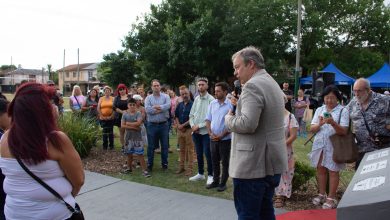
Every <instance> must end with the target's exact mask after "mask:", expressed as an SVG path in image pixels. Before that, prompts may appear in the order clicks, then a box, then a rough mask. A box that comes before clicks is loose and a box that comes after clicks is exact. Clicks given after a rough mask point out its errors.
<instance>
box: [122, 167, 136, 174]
mask: <svg viewBox="0 0 390 220" xmlns="http://www.w3.org/2000/svg"><path fill="white" fill-rule="evenodd" d="M131 172H133V171H132V170H131V169H129V168H127V169H125V170H122V171H121V172H120V173H121V174H131Z"/></svg>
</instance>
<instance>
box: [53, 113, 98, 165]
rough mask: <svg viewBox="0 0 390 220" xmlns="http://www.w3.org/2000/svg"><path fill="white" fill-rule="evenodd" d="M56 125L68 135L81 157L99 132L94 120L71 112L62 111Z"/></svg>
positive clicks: (89, 148) (85, 153)
mask: <svg viewBox="0 0 390 220" xmlns="http://www.w3.org/2000/svg"><path fill="white" fill-rule="evenodd" d="M58 125H59V127H60V129H61V130H62V131H63V132H64V133H66V134H67V135H68V137H69V138H70V140H71V141H72V143H73V145H74V146H75V148H76V150H77V152H78V153H79V155H80V157H81V158H84V157H86V156H88V154H89V152H90V150H91V148H92V147H94V146H96V141H97V139H98V137H100V133H101V132H100V129H99V127H98V125H97V124H96V122H95V121H94V120H92V119H90V118H88V117H83V116H80V115H75V114H72V113H64V114H63V115H62V116H61V117H60V118H59V120H58Z"/></svg>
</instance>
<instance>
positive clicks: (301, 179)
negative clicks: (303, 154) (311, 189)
mask: <svg viewBox="0 0 390 220" xmlns="http://www.w3.org/2000/svg"><path fill="white" fill-rule="evenodd" d="M315 174H316V170H315V169H314V168H313V167H310V166H309V165H307V164H305V163H302V162H299V161H296V162H295V171H294V178H293V180H292V191H293V192H294V191H296V190H299V189H302V190H306V189H307V184H308V181H309V180H310V179H311V178H313V177H314V176H315Z"/></svg>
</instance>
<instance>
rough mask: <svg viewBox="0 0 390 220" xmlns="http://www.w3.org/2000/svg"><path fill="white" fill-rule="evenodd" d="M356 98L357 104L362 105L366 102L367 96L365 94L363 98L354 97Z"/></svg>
mask: <svg viewBox="0 0 390 220" xmlns="http://www.w3.org/2000/svg"><path fill="white" fill-rule="evenodd" d="M356 98H357V100H358V102H359V103H360V104H362V103H364V102H365V101H367V99H368V94H366V95H364V96H362V97H356Z"/></svg>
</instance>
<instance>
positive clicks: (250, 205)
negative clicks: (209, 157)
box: [225, 46, 287, 219]
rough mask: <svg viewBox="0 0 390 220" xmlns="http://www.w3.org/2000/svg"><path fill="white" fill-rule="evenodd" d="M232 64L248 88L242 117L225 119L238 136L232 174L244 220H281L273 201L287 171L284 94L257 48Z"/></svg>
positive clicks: (241, 54) (244, 51) (240, 112)
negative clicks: (276, 215)
mask: <svg viewBox="0 0 390 220" xmlns="http://www.w3.org/2000/svg"><path fill="white" fill-rule="evenodd" d="M232 61H233V68H234V75H235V76H236V77H237V78H238V79H239V80H240V82H241V84H243V87H242V93H241V95H240V98H239V100H238V102H237V110H236V114H235V115H234V114H233V113H232V112H229V113H228V114H227V115H226V116H225V124H226V126H227V127H228V128H229V130H230V131H232V133H233V138H232V146H231V154H230V165H229V174H230V176H231V177H232V178H233V186H234V204H235V207H236V210H237V215H238V219H275V213H274V208H273V204H272V197H273V195H274V190H275V187H277V186H278V185H279V181H280V176H281V173H282V172H284V171H286V170H287V152H286V141H285V135H284V128H283V119H284V98H283V96H284V94H283V92H282V91H281V89H280V87H279V85H278V84H277V82H276V81H275V80H274V79H273V78H272V77H271V76H270V75H269V74H268V73H267V72H266V71H265V69H264V68H265V65H264V59H263V56H262V55H261V53H260V51H259V50H258V49H257V48H255V47H252V46H251V47H246V48H244V49H242V50H240V51H238V52H237V53H235V54H234V55H233V56H232Z"/></svg>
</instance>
